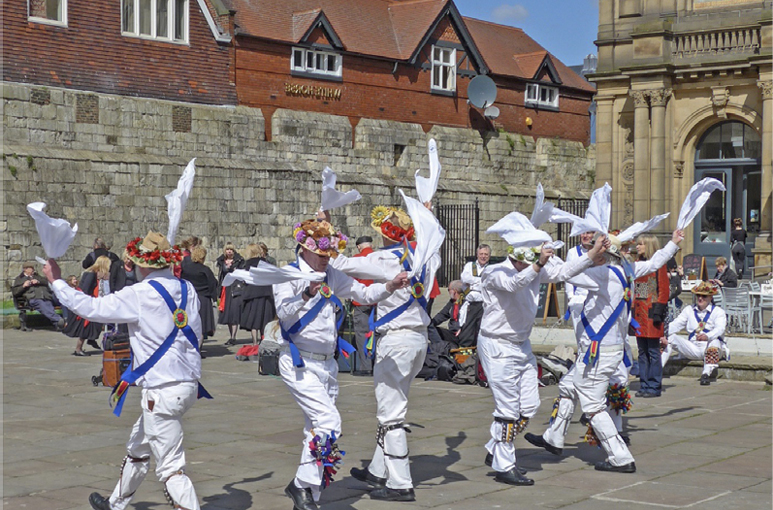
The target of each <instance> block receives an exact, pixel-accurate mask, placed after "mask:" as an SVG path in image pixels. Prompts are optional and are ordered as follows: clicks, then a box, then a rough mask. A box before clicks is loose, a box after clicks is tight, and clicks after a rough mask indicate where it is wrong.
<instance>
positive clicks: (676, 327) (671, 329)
mask: <svg viewBox="0 0 773 510" xmlns="http://www.w3.org/2000/svg"><path fill="white" fill-rule="evenodd" d="M690 312H692V307H691V306H688V307H686V308H685V309H684V310H682V313H680V314H679V317H677V318H676V319H674V320H673V321H671V322H670V323H669V325H668V338H671V337H672V336H673V335H676V334H677V333H679V332H680V331H682V330H683V329H685V328H686V327H687V318H688V317H689V316H690Z"/></svg>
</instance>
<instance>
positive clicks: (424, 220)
mask: <svg viewBox="0 0 773 510" xmlns="http://www.w3.org/2000/svg"><path fill="white" fill-rule="evenodd" d="M400 194H401V195H402V196H403V200H405V210H406V211H407V212H408V216H410V217H411V221H413V229H414V231H415V232H416V249H415V250H414V252H413V261H412V264H411V273H410V274H409V275H408V277H409V278H413V277H414V276H417V275H421V269H422V267H424V264H426V263H427V262H428V261H429V259H430V258H432V256H433V255H434V254H435V253H436V252H437V251H438V250H440V246H441V245H442V244H443V240H445V238H446V231H445V230H443V227H441V226H440V222H439V221H438V220H437V218H436V217H435V215H434V214H432V211H430V210H429V209H427V208H426V207H424V205H423V204H422V203H421V202H419V201H418V200H416V199H415V198H411V197H407V196H405V193H403V190H400Z"/></svg>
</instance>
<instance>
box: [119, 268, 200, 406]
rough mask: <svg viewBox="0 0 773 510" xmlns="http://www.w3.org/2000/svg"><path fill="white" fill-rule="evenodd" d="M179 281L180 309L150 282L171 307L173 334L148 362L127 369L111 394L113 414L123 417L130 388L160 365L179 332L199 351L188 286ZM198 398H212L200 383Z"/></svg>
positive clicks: (154, 283)
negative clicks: (190, 318)
mask: <svg viewBox="0 0 773 510" xmlns="http://www.w3.org/2000/svg"><path fill="white" fill-rule="evenodd" d="M178 281H179V282H180V292H181V297H180V306H179V307H178V306H177V305H175V303H174V300H173V299H172V296H170V295H169V292H167V290H166V289H165V288H164V286H163V285H161V284H160V283H159V282H157V281H155V280H150V281H148V283H149V284H150V286H151V287H153V288H154V289H155V290H156V292H158V293H159V294H160V295H161V297H162V298H163V299H164V301H165V302H166V305H167V306H168V307H169V310H170V311H171V312H172V316H173V321H174V329H173V330H172V332H171V333H169V335H168V336H167V337H166V340H164V341H163V343H161V345H160V346H159V347H158V349H156V352H154V353H153V354H152V355H151V356H150V357H149V358H148V359H147V360H145V363H143V364H142V365H140V366H138V367H137V368H135V369H134V370H132V369H131V365H129V368H127V369H126V371H125V372H124V373H123V374H122V375H121V380H120V381H118V384H116V385H115V387H114V388H113V391H112V393H111V394H110V399H111V400H110V401H111V403H113V404H114V407H115V408H114V409H113V414H115V415H116V416H121V411H122V410H123V404H124V401H125V400H126V394H127V393H128V391H129V387H130V386H131V385H132V384H134V383H135V382H136V381H137V379H139V378H140V377H142V376H143V375H145V374H146V373H148V371H149V370H150V369H151V368H153V367H154V366H155V364H156V363H158V360H160V359H161V358H162V357H163V356H164V354H166V353H167V351H168V350H169V349H170V348H171V347H172V344H173V343H174V341H175V340H176V339H177V333H178V332H179V331H182V332H183V334H184V335H185V338H187V339H188V341H189V342H190V343H191V344H192V345H193V346H194V347H195V348H196V350H197V351H198V350H199V340H198V338H196V333H194V332H193V329H192V328H191V327H190V325H188V315H187V314H186V313H185V306H186V305H187V303H188V285H186V284H185V282H183V281H182V280H179V279H178ZM198 398H212V395H210V394H209V393H208V392H207V390H205V389H204V386H202V385H201V383H199V395H198Z"/></svg>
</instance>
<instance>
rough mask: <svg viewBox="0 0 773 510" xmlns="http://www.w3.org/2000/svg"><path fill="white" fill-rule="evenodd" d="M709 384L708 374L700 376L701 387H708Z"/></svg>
mask: <svg viewBox="0 0 773 510" xmlns="http://www.w3.org/2000/svg"><path fill="white" fill-rule="evenodd" d="M709 384H711V381H710V380H709V376H708V374H703V375H702V376H701V386H708V385H709Z"/></svg>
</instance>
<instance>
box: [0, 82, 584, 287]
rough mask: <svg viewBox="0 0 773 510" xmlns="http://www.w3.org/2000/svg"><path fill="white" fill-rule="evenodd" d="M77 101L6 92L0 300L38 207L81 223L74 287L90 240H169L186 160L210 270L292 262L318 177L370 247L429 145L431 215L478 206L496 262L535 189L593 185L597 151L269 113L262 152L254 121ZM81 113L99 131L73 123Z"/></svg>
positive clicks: (148, 104) (194, 223) (186, 221)
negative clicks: (172, 202) (222, 256)
mask: <svg viewBox="0 0 773 510" xmlns="http://www.w3.org/2000/svg"><path fill="white" fill-rule="evenodd" d="M83 96H84V94H83V93H81V92H77V91H71V90H65V89H55V88H41V87H33V86H29V85H21V84H14V83H7V82H6V83H3V105H4V110H3V127H4V132H3V143H4V147H3V178H2V183H3V197H4V204H3V213H4V215H3V216H4V219H3V220H2V223H0V234H1V235H2V237H1V239H2V243H3V245H4V246H5V257H4V261H5V264H4V267H3V269H2V273H3V278H4V279H5V281H6V286H5V288H4V292H6V297H8V296H7V291H8V288H9V285H8V282H9V281H11V280H12V279H13V278H14V277H15V276H16V275H18V274H19V272H20V271H21V263H22V262H23V261H25V260H30V259H32V258H34V256H35V255H40V256H42V255H43V252H42V249H41V247H40V244H39V240H38V236H37V233H36V232H35V229H34V223H33V222H32V220H31V218H30V217H29V216H28V214H27V213H26V210H25V206H26V204H27V203H29V202H33V201H43V202H46V203H47V204H48V212H49V214H50V215H51V216H52V217H65V218H68V219H70V220H71V221H73V222H78V224H79V232H78V235H77V237H76V239H75V242H74V243H73V245H72V247H71V248H70V250H69V251H68V252H67V254H66V255H65V256H64V257H63V258H62V260H61V263H62V267H63V272H64V273H65V274H80V272H81V267H80V261H81V260H82V259H83V257H84V256H85V255H86V254H87V253H88V252H89V251H90V249H91V243H92V242H93V240H94V238H95V237H97V236H102V237H104V238H105V239H106V240H108V241H109V242H111V243H112V245H113V251H115V252H117V253H118V254H119V255H120V252H121V247H122V246H123V245H124V243H126V241H127V240H129V239H130V238H132V237H134V236H136V235H144V234H145V233H146V232H147V231H148V230H149V229H151V228H153V229H157V230H161V231H164V232H165V231H166V226H167V216H166V201H165V200H164V195H165V194H166V193H168V192H170V191H171V190H172V189H173V188H174V187H175V185H176V182H177V179H178V178H179V176H180V175H181V173H182V170H183V168H184V167H185V165H186V163H187V162H188V161H189V160H190V159H191V158H194V157H195V158H197V159H196V181H195V185H194V188H193V193H192V197H191V199H190V200H189V202H188V207H187V210H186V212H185V214H184V216H183V220H182V222H181V226H180V231H179V233H178V240H179V239H182V238H183V237H185V236H187V235H198V236H200V237H203V238H204V239H205V242H206V245H207V247H208V249H209V256H208V260H209V262H210V263H211V262H213V261H214V259H215V258H216V257H217V255H218V254H219V253H220V252H221V250H222V247H223V245H224V244H225V242H227V241H231V242H233V243H234V244H236V245H237V247H240V248H241V247H244V246H246V245H247V244H249V243H251V242H255V241H257V240H261V241H263V242H265V243H266V244H267V245H268V247H269V250H270V252H271V254H272V255H273V256H275V257H276V258H277V260H279V261H280V262H285V261H288V260H289V259H291V258H292V257H293V248H294V246H293V243H292V242H291V240H290V235H291V230H292V224H293V223H294V222H295V221H297V220H298V219H301V218H303V217H307V216H310V215H312V214H313V213H314V212H315V210H316V209H317V208H318V207H319V195H320V188H321V184H320V174H321V171H322V169H323V168H324V167H325V166H330V167H331V168H333V169H334V170H335V171H336V173H337V174H338V182H339V188H340V189H343V190H346V189H350V188H352V187H355V188H357V189H358V190H359V191H360V193H361V194H362V195H363V199H362V200H361V201H360V202H357V203H355V204H353V205H350V206H347V207H346V208H345V210H339V211H334V222H335V223H336V224H337V225H338V226H340V228H341V229H342V230H343V231H344V232H346V233H348V234H349V235H350V236H358V235H362V234H363V233H368V232H369V231H370V227H369V223H370V219H369V211H370V209H371V207H372V206H373V205H376V204H398V203H399V202H400V197H399V194H398V192H397V190H398V189H399V188H402V189H404V190H406V191H407V192H411V193H415V192H413V188H414V178H413V176H414V173H415V171H416V170H417V169H426V168H428V157H427V148H426V145H427V140H428V139H429V138H435V139H436V141H437V144H438V153H439V156H440V162H441V165H442V167H443V168H442V177H441V181H440V186H439V190H438V194H437V196H436V202H437V203H440V204H451V203H471V202H474V200H475V199H476V198H477V199H478V200H479V202H480V218H481V223H480V227H481V239H482V240H484V241H486V242H490V243H493V244H494V250H495V253H501V252H502V250H503V249H504V245H503V243H501V242H500V241H499V240H498V239H496V238H495V237H493V236H489V235H486V234H485V229H486V228H487V227H488V226H490V225H491V224H493V223H494V222H495V221H496V220H498V219H499V218H500V217H502V216H504V215H505V214H506V213H508V212H510V211H512V210H515V209H517V210H520V211H523V212H525V213H527V214H529V213H530V211H531V208H532V206H533V195H534V190H535V187H536V185H537V182H542V184H543V186H544V187H545V189H546V194H547V195H548V197H549V198H550V197H553V198H555V197H557V196H563V197H587V196H588V195H589V193H590V191H591V189H592V185H593V175H594V168H595V149H594V147H592V146H591V147H589V148H585V147H583V145H582V144H581V143H579V142H567V141H562V140H559V139H538V140H536V141H535V140H533V139H532V138H529V137H524V136H521V135H517V134H515V135H514V134H508V133H504V132H499V133H496V132H495V133H484V134H483V135H482V134H481V133H479V132H478V131H474V130H468V129H459V128H444V127H435V128H433V129H432V130H431V131H430V132H429V133H424V132H423V131H422V129H421V127H420V126H419V125H417V124H402V123H397V122H391V121H377V120H367V119H364V120H361V121H360V122H359V123H358V124H357V126H356V128H352V126H351V123H350V122H349V120H348V119H347V118H346V117H336V116H330V115H324V114H317V113H308V112H297V111H290V110H277V111H276V112H275V113H274V115H273V117H272V119H271V127H272V133H273V140H272V141H271V142H267V141H265V136H264V125H265V124H264V119H263V116H262V113H261V111H260V110H258V109H252V108H246V107H207V106H201V105H194V104H181V103H173V102H166V101H159V100H150V99H140V98H131V97H121V96H110V95H101V94H88V96H89V97H88V98H84V97H83ZM41 98H42V99H41ZM95 98H96V99H97V101H94V99H95ZM87 99H88V100H87ZM79 103H80V105H81V107H88V108H91V109H92V111H91V114H94V113H96V114H97V115H98V117H97V118H98V119H99V122H98V123H83V122H78V121H77V120H78V115H77V110H78V108H79ZM94 104H96V105H97V108H98V111H97V112H94V111H93V108H94ZM84 105H85V106H84ZM188 119H190V120H189V121H188ZM188 125H190V130H189V131H186V130H185V128H186V127H187V126H188ZM425 171H426V170H425ZM409 190H410V191H409Z"/></svg>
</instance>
